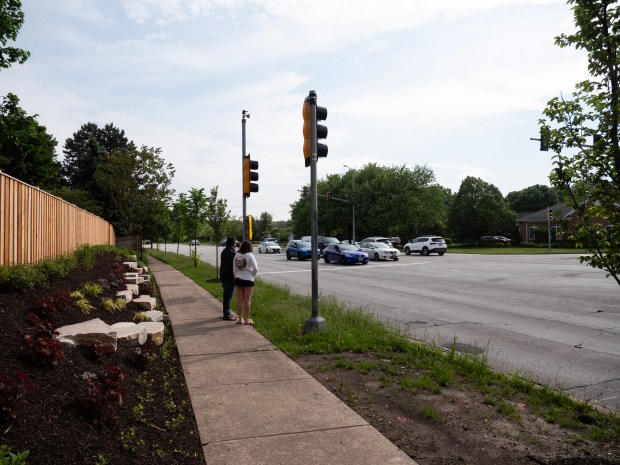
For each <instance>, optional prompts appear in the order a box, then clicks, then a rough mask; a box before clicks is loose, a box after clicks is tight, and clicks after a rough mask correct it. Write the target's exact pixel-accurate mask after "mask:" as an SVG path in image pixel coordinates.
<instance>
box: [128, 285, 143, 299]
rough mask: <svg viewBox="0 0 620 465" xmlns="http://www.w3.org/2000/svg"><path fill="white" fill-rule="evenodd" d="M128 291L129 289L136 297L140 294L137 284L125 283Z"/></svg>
mask: <svg viewBox="0 0 620 465" xmlns="http://www.w3.org/2000/svg"><path fill="white" fill-rule="evenodd" d="M125 287H126V288H127V290H128V291H131V292H132V294H133V295H135V296H136V297H137V296H139V295H140V289H139V286H138V285H137V284H125Z"/></svg>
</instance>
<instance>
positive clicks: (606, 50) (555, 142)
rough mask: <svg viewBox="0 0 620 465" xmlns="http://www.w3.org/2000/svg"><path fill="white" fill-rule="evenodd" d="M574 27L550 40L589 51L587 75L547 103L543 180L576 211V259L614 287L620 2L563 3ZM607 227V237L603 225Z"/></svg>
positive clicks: (619, 198) (619, 243) (619, 223)
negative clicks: (579, 250)
mask: <svg viewBox="0 0 620 465" xmlns="http://www.w3.org/2000/svg"><path fill="white" fill-rule="evenodd" d="M568 4H569V5H572V9H573V13H574V17H575V26H576V32H575V33H574V34H570V35H566V34H562V35H560V36H558V37H556V39H555V43H556V45H559V46H560V47H570V46H574V47H575V48H577V49H582V50H585V51H586V52H587V54H588V70H589V73H590V76H591V79H588V80H586V81H583V82H580V83H578V84H577V85H576V88H575V91H574V92H573V94H572V98H571V99H565V98H564V97H563V96H562V97H556V98H553V99H551V100H550V101H549V102H548V103H547V107H546V108H545V110H544V111H543V115H544V118H542V119H541V120H540V122H539V123H540V126H541V134H542V138H543V140H544V141H545V142H546V143H547V145H548V146H549V148H550V149H551V150H552V152H553V155H552V157H553V164H554V168H553V171H552V173H551V176H550V179H551V182H552V184H553V185H554V186H556V187H558V188H559V189H560V190H561V191H562V193H563V194H564V196H565V197H566V198H567V199H568V201H569V202H570V204H571V205H572V207H573V208H574V209H575V210H576V211H577V212H578V213H579V215H578V217H579V220H578V223H577V225H576V228H575V230H574V237H575V239H576V241H577V244H579V245H581V246H584V247H586V250H587V251H588V253H589V254H588V255H585V256H583V257H581V261H582V262H585V263H586V264H587V265H590V266H593V267H595V268H600V269H604V270H606V271H607V273H608V274H607V276H608V277H609V276H611V277H613V278H614V280H615V281H616V282H617V283H618V284H619V285H620V146H619V144H618V138H619V137H620V135H619V134H618V130H619V129H620V127H619V126H620V54H619V52H620V6H618V2H617V1H612V0H569V1H568ZM605 222H607V223H609V224H611V225H612V231H611V234H610V233H609V232H608V231H607V230H606V228H605V225H604V224H602V223H605Z"/></svg>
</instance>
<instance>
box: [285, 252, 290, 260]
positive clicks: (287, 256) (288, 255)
mask: <svg viewBox="0 0 620 465" xmlns="http://www.w3.org/2000/svg"><path fill="white" fill-rule="evenodd" d="M286 259H287V260H290V259H291V254H290V253H288V252H286Z"/></svg>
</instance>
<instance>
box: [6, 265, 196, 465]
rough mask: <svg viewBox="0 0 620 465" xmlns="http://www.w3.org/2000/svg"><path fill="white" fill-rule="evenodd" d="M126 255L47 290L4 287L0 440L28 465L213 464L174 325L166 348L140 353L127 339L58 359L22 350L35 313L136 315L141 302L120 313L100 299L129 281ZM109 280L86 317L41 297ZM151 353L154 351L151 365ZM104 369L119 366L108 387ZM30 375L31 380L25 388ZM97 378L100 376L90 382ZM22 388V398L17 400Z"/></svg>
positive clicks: (74, 319)
mask: <svg viewBox="0 0 620 465" xmlns="http://www.w3.org/2000/svg"><path fill="white" fill-rule="evenodd" d="M124 260H125V259H124V258H121V257H120V256H117V255H115V254H112V253H100V254H99V255H98V258H97V261H96V263H95V265H94V266H93V267H92V268H90V269H85V268H84V267H83V266H79V267H78V268H76V269H74V270H73V271H72V272H71V273H70V275H69V276H67V277H66V278H63V279H61V280H57V281H56V282H53V283H50V284H49V285H48V286H46V287H45V288H41V289H34V290H32V291H27V292H25V293H22V292H7V291H0V341H1V345H2V350H1V351H0V376H1V377H3V378H0V379H3V380H4V383H3V382H1V381H0V406H1V407H2V408H3V410H2V411H0V444H5V445H8V446H10V447H11V448H12V451H13V452H14V453H17V452H21V451H25V450H28V451H29V456H28V458H27V459H26V463H27V464H37V465H43V464H55V465H58V464H63V465H87V464H93V465H95V464H99V465H103V464H106V463H109V464H114V465H121V464H132V465H147V464H148V465H152V464H154V463H158V464H179V463H183V464H187V465H205V460H204V454H203V451H202V447H201V445H200V439H199V435H198V429H197V426H196V423H195V420H194V415H193V411H192V407H191V404H190V401H189V394H188V391H187V387H186V385H185V379H184V377H183V373H182V369H181V364H180V360H179V357H178V353H177V350H176V346H175V345H174V338H173V336H172V332H171V330H170V328H169V326H167V327H166V335H165V338H164V344H163V345H162V346H155V345H153V344H151V343H148V344H147V345H145V346H144V347H143V349H142V351H139V353H138V354H136V353H135V351H132V349H130V348H128V347H125V346H119V348H118V350H117V351H116V352H114V353H110V354H105V353H101V352H99V353H98V351H96V350H93V349H92V348H90V349H85V348H67V347H66V346H64V347H63V348H62V349H58V350H61V351H62V353H63V355H64V358H62V359H60V360H57V363H55V364H52V363H51V362H53V357H46V356H45V355H38V356H34V357H32V356H31V355H29V353H28V352H27V351H25V349H24V347H25V346H24V340H25V337H26V336H27V335H33V334H35V333H34V331H35V330H34V328H35V326H34V325H33V323H32V320H31V315H32V314H33V313H35V314H38V317H39V318H40V319H41V320H43V321H47V320H51V321H52V322H53V325H54V327H59V326H62V325H68V324H74V323H78V322H82V321H86V320H89V319H92V318H100V319H102V320H103V321H105V322H106V323H108V324H113V323H117V322H121V321H133V317H134V315H135V313H136V312H138V311H140V310H139V309H138V307H137V306H136V304H132V303H130V304H128V305H127V308H126V309H125V310H122V311H118V312H115V313H111V312H109V311H107V310H105V309H104V308H103V307H102V305H101V298H102V297H111V298H115V296H116V292H117V290H119V289H124V286H123V285H122V284H121V282H120V281H116V280H117V279H118V278H117V276H118V274H116V275H115V269H116V271H117V273H118V265H119V263H122V261H124ZM101 279H105V280H106V281H107V282H108V283H110V284H111V286H110V287H109V288H107V289H105V288H104V293H103V294H102V295H101V296H99V297H92V298H88V301H89V302H90V304H91V305H92V306H93V307H94V308H93V309H92V310H91V311H90V313H89V314H88V315H86V314H84V313H83V312H82V311H80V310H79V309H77V308H76V307H75V306H73V305H72V306H71V307H70V308H66V309H63V310H60V311H57V312H56V314H55V315H53V316H49V315H48V316H45V314H44V313H45V312H42V308H44V307H46V306H47V307H49V299H48V300H47V304H46V301H45V300H41V298H42V297H45V296H47V297H50V296H54V297H55V296H62V295H63V293H66V292H69V293H70V292H73V291H75V290H78V289H80V288H81V287H82V286H83V284H84V283H86V282H94V283H97V282H102V283H103V284H105V283H106V281H100V280H101ZM146 291H148V286H147V289H146ZM62 300H63V299H62V297H58V299H57V301H58V302H61V301H62ZM71 301H72V300H71ZM159 305H160V306H161V302H160V301H159ZM47 313H51V312H49V311H48V312H47ZM50 350H51V353H52V354H53V353H54V352H55V351H56V349H53V348H51V349H50ZM150 351H152V357H151V358H150V359H149V361H148V362H146V363H144V362H145V356H148V355H149V354H150V353H151V352H150ZM42 362H46V363H42ZM110 367H116V368H110ZM106 370H108V372H109V373H112V374H110V375H108V376H107V382H108V383H113V384H111V385H110V386H111V388H109V390H108V391H106V390H105V387H104V385H103V384H100V383H99V382H98V381H97V379H102V378H101V376H102V375H103V373H104V372H105V371H106ZM115 370H120V372H121V373H122V375H123V376H124V380H122V381H121V382H118V380H119V379H120V378H118V377H117V376H114V375H113V374H114V373H117V371H115ZM22 374H24V375H26V377H25V378H24V379H23V380H21V382H22V383H25V384H21V386H22V387H19V386H20V377H22ZM89 376H90V377H92V376H97V377H98V378H97V379H95V380H93V381H91V382H88V381H85V379H84V378H88V377H89ZM7 380H8V382H7ZM115 382H116V385H115V384H114V383H115ZM16 386H17V388H16V390H15V389H14V388H15V387H16ZM89 387H90V391H89V390H88V388H89ZM16 392H17V393H18V394H23V397H22V398H21V399H17V398H16V395H15V394H16ZM22 400H23V403H22V402H21V401H22ZM119 400H122V403H121V402H119ZM119 404H120V405H119ZM7 409H8V410H7ZM13 415H14V416H15V418H13Z"/></svg>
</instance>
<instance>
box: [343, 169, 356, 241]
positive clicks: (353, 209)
mask: <svg viewBox="0 0 620 465" xmlns="http://www.w3.org/2000/svg"><path fill="white" fill-rule="evenodd" d="M343 166H344V167H345V168H349V169H350V170H351V171H352V172H351V210H352V212H351V216H352V218H353V231H352V236H353V237H352V242H353V245H355V170H354V169H353V168H351V167H350V166H347V165H343Z"/></svg>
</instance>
